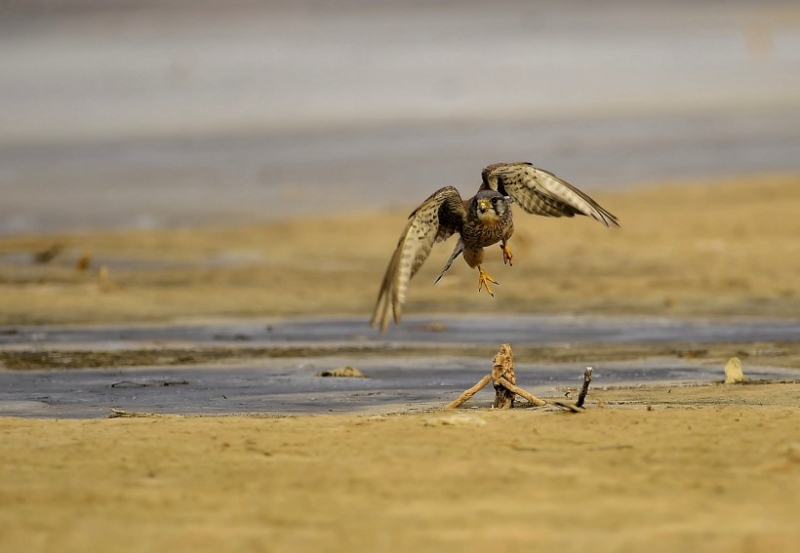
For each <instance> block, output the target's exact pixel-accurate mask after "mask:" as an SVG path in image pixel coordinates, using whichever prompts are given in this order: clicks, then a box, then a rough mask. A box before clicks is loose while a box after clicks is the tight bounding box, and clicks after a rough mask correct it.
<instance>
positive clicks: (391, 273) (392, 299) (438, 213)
mask: <svg viewBox="0 0 800 553" xmlns="http://www.w3.org/2000/svg"><path fill="white" fill-rule="evenodd" d="M466 216H467V212H466V208H465V207H464V203H463V201H462V199H461V194H459V193H458V190H456V189H455V188H453V187H452V186H446V187H444V188H441V189H439V190H437V191H436V192H434V193H433V194H432V195H431V196H430V197H429V198H428V199H427V200H425V201H424V202H423V203H422V205H420V206H419V207H418V208H417V209H415V210H414V211H413V213H411V216H410V217H409V220H408V224H407V225H406V228H405V229H404V230H403V234H402V235H401V236H400V241H399V242H398V244H397V249H396V250H395V251H394V255H392V259H391V261H389V266H388V267H387V269H386V274H385V275H384V277H383V283H382V284H381V289H380V292H379V293H378V302H377V304H376V305H375V311H374V312H373V313H372V320H371V321H370V326H375V325H376V324H379V328H380V331H381V333H384V332H386V328H387V327H388V326H389V320H390V319H392V318H393V319H394V322H395V324H399V323H400V317H401V315H402V311H403V304H404V303H405V301H406V294H407V293H408V283H409V282H410V281H411V279H412V277H413V276H414V275H415V274H416V273H417V271H418V270H419V268H420V267H422V264H423V263H424V262H425V260H426V259H427V258H428V255H429V254H430V253H431V249H432V248H433V245H434V244H435V243H436V242H440V241H442V240H446V239H447V238H449V237H450V236H451V235H452V234H454V233H456V232H460V230H461V226H462V224H463V222H464V219H465V218H466Z"/></svg>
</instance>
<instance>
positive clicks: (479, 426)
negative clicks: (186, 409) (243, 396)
mask: <svg viewBox="0 0 800 553" xmlns="http://www.w3.org/2000/svg"><path fill="white" fill-rule="evenodd" d="M600 394H601V396H602V397H603V399H604V400H605V401H606V406H605V407H604V408H597V399H598V398H597V397H594V396H592V397H591V399H590V401H589V407H590V410H588V411H587V412H585V413H583V414H578V415H572V414H567V413H561V412H554V411H541V410H538V411H534V410H529V409H517V410H514V411H494V412H492V411H468V413H466V414H460V416H459V417H457V418H455V419H453V418H452V415H451V414H449V413H444V412H435V413H428V414H416V415H398V416H378V417H367V416H337V415H330V416H305V417H296V418H277V417H267V418H261V417H237V418H230V417H218V418H198V417H189V418H180V417H155V418H133V419H108V420H92V421H80V420H60V421H45V420H13V419H0V435H2V441H0V452H2V456H0V477H2V482H3V485H2V487H0V505H2V508H0V529H1V530H2V531H1V532H0V549H2V550H3V551H52V550H58V551H65V552H70V551H99V550H103V551H449V550H460V551H519V550H526V549H530V548H537V549H538V548H541V549H547V550H559V551H587V550H591V551H657V552H658V551H665V552H666V551H731V552H755V551H764V552H766V551H770V552H774V551H787V552H788V551H796V550H797V546H798V544H800V528H798V526H797V513H798V512H800V439H799V438H798V435H797V428H798V425H800V411H798V409H797V402H798V399H800V386H798V385H797V384H794V385H789V384H784V385H753V386H734V387H730V386H728V387H724V388H723V386H722V385H719V386H716V387H713V388H709V387H698V388H673V389H670V390H668V389H663V388H661V389H652V390H643V389H635V390H617V391H615V390H610V391H607V392H601V393H600ZM667 398H669V399H667ZM643 402H644V403H647V404H651V405H652V410H648V409H647V408H646V407H645V405H643ZM721 404H724V405H721ZM462 413H463V412H462ZM448 423H449V424H448Z"/></svg>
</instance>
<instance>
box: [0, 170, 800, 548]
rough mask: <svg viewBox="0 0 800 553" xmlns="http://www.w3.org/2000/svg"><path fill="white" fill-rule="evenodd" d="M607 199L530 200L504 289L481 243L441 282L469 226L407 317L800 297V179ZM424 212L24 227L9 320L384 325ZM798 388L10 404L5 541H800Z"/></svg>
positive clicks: (758, 312)
mask: <svg viewBox="0 0 800 553" xmlns="http://www.w3.org/2000/svg"><path fill="white" fill-rule="evenodd" d="M464 192H465V193H466V192H467V191H466V190H464ZM469 192H471V191H469ZM594 196H595V197H596V199H597V200H598V201H600V202H601V203H602V204H603V205H604V206H605V207H607V208H608V209H609V210H610V211H612V212H613V213H615V214H616V215H617V216H619V218H620V221H621V223H622V228H621V229H619V230H608V229H604V228H602V227H600V226H599V225H597V224H596V223H593V222H592V221H588V220H585V219H578V220H572V221H570V220H548V219H543V218H535V217H526V216H524V215H522V214H518V215H517V221H516V227H517V231H516V235H515V236H514V238H513V239H512V242H511V247H512V249H513V250H514V252H515V264H514V266H513V267H512V268H508V267H504V266H503V264H502V257H501V254H500V251H499V248H497V250H496V251H491V250H490V252H489V253H488V255H487V257H488V262H487V264H486V267H485V268H486V270H487V272H489V273H490V274H491V275H492V276H494V277H495V278H496V279H497V280H498V281H500V283H501V285H500V286H499V287H498V288H497V289H496V297H495V298H494V299H492V298H490V297H488V296H486V295H483V294H477V293H476V289H477V275H476V274H475V272H474V271H472V270H470V269H468V268H467V267H466V265H464V264H463V263H460V262H459V263H458V264H456V265H455V266H454V269H453V270H451V272H450V273H448V275H447V277H445V279H444V281H443V282H441V283H439V285H437V286H436V287H434V286H433V285H432V282H433V280H434V279H435V277H436V275H437V274H438V272H439V271H440V269H441V267H442V265H443V264H444V261H445V260H446V258H447V256H448V254H449V247H448V245H445V246H444V247H440V248H439V250H440V251H438V252H434V255H433V256H432V258H431V259H429V261H428V263H427V265H426V266H425V267H424V268H423V270H422V271H421V272H420V274H419V275H418V276H417V277H416V278H415V280H414V282H413V283H412V287H411V292H410V298H409V302H408V304H407V307H406V312H407V313H409V314H426V313H442V312H447V313H481V314H484V313H542V314H547V313H597V314H624V315H636V314H647V315H659V316H666V317H685V318H703V317H713V318H715V319H725V318H728V317H730V318H741V317H764V318H796V317H797V316H798V314H799V313H800V285H799V284H800V279H798V276H797V275H799V274H800V241H799V240H798V237H800V218H798V217H797V213H800V180H798V178H797V177H796V176H791V175H766V176H761V177H758V178H755V177H747V178H741V179H728V180H725V181H718V182H709V183H698V182H695V183H683V184H681V183H673V184H663V185H659V186H655V185H653V186H649V187H644V188H638V189H635V190H627V191H614V192H602V191H601V192H597V193H595V194H594ZM412 207H413V206H409V210H410V208H412ZM407 212H408V210H402V211H401V210H397V211H391V212H384V213H334V214H331V216H330V217H327V218H325V219H319V218H316V219H291V220H286V221H279V222H275V223H270V224H265V225H260V226H251V227H246V228H224V229H221V228H217V229H208V228H203V229H172V230H152V231H147V232H144V231H135V232H133V231H131V232H100V231H95V232H91V233H82V234H63V235H48V236H18V237H3V238H1V239H0V255H2V259H3V262H2V264H0V294H2V298H3V299H2V302H3V308H2V310H0V311H1V313H0V317H1V319H0V323H1V324H2V325H3V328H4V329H7V331H9V332H13V330H14V328H15V327H16V326H18V325H31V324H33V325H35V324H43V323H49V324H64V325H75V324H81V323H90V322H91V323H119V322H132V321H153V320H160V321H171V320H175V319H176V318H184V319H185V318H195V319H196V318H219V317H228V316H235V317H242V316H250V315H252V316H292V315H312V314H313V315H316V314H320V315H322V314H325V315H329V314H348V315H356V314H357V315H363V317H364V319H365V324H366V320H367V319H368V316H369V313H370V311H371V308H372V303H373V302H374V299H375V296H376V294H377V288H378V285H379V283H380V279H381V277H382V274H383V270H384V269H385V264H386V262H388V258H389V256H390V254H391V251H392V248H393V247H394V245H395V243H396V240H397V237H398V235H399V232H400V230H401V229H402V226H403V221H404V219H405V216H406V215H407ZM54 245H60V249H59V250H58V252H57V255H56V256H55V257H54V258H53V259H52V260H50V261H49V262H48V263H33V262H31V256H32V255H33V254H35V253H37V252H38V253H42V252H44V251H46V250H48V249H49V248H51V247H52V246H54ZM493 249H494V248H493ZM493 249H492V250H493ZM795 345H796V344H793V343H791V342H785V343H783V344H765V345H764V346H763V347H764V348H766V349H767V350H769V348H772V347H774V346H780V347H782V348H784V349H785V350H786V351H795V350H796V348H795ZM770 351H773V350H770ZM582 356H583V357H582V359H584V360H586V361H587V364H591V352H589V351H587V346H584V347H583V348H582ZM627 358H628V359H629V357H627ZM747 364H748V361H747V360H746V359H745V360H744V369H745V374H746V373H747ZM780 364H781V365H782V366H787V367H793V368H800V367H798V365H797V362H796V357H791V358H785V359H782V360H781V363H780ZM4 370H10V369H9V368H6V369H4ZM721 376H722V375H721ZM798 405H800V385H798V384H797V383H793V382H784V383H770V384H744V385H722V384H714V385H706V386H671V387H669V386H654V387H636V388H607V389H603V388H600V387H598V388H595V389H592V390H590V394H589V399H588V402H587V406H588V409H587V411H586V412H584V413H580V414H570V413H564V412H561V411H558V410H555V409H553V408H544V409H515V410H512V411H492V410H487V409H471V408H470V404H469V403H468V404H467V405H466V406H465V408H463V409H459V410H458V411H438V410H433V411H430V412H424V413H414V414H396V415H380V416H367V415H338V414H337V415H326V416H299V417H277V416H274V417H273V416H247V415H241V416H226V417H197V416H194V417H193V416H186V417H180V416H137V417H133V418H113V419H102V420H66V419H64V420H37V419H15V418H0V478H1V479H2V482H3V485H2V486H0V550H3V551H49V550H53V549H58V550H60V551H88V550H107V551H152V550H165V549H168V548H169V549H177V550H194V551H212V550H213V551H219V550H252V551H262V550H265V551H290V550H291V551H307V550H319V551H346V550H364V551H411V550H413V551H442V550H450V549H455V548H458V549H461V550H465V551H479V550H480V551H486V550H489V551H511V550H519V549H520V548H534V547H537V548H538V547H542V548H548V549H553V548H557V549H559V550H565V551H577V550H584V551H585V550H587V549H591V550H595V551H641V550H648V551H680V550H715V551H716V550H729V551H794V550H797V548H798V547H800V529H798V527H797V524H796V521H797V513H798V512H800V439H799V438H798V434H797V428H798V425H799V424H800V408H798Z"/></svg>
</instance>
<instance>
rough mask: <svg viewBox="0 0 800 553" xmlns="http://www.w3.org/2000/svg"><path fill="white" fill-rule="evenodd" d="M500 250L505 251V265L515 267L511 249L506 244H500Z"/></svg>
mask: <svg viewBox="0 0 800 553" xmlns="http://www.w3.org/2000/svg"><path fill="white" fill-rule="evenodd" d="M500 249H501V250H503V263H508V264H509V266H513V265H514V254H513V253H511V248H509V247H508V246H507V245H506V244H500Z"/></svg>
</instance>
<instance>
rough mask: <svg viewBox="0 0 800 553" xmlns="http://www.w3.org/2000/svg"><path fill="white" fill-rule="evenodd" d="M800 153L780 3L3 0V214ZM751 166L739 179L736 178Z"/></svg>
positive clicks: (128, 216)
mask: <svg viewBox="0 0 800 553" xmlns="http://www.w3.org/2000/svg"><path fill="white" fill-rule="evenodd" d="M519 160H526V161H531V162H533V163H535V164H536V165H538V166H540V167H544V168H546V169H549V170H551V171H553V172H555V173H557V174H559V175H560V176H562V177H564V178H566V179H567V180H569V181H571V182H573V183H574V184H576V185H578V186H580V187H581V188H584V189H587V190H595V189H598V188H603V187H617V186H631V185H638V184H642V183H648V182H656V181H679V180H682V179H688V178H697V177H706V176H726V175H742V174H754V175H755V174H759V173H764V172H792V171H797V170H798V169H800V4H798V3H797V2H776V1H766V0H752V1H735V0H725V1H713V0H709V1H691V2H690V1H679V0H673V1H666V0H652V1H648V2H641V1H627V0H621V1H612V2H604V3H602V7H600V5H599V4H597V3H595V2H589V1H586V0H574V1H564V0H558V1H556V0H544V1H538V2H521V1H498V2H491V3H489V2H471V1H458V2H455V1H452V2H449V1H439V2H429V1H426V2H421V1H420V2H414V1H403V2H400V1H391V0H372V1H367V0H329V1H324V0H318V1H296V0H292V1H289V0H286V1H265V2H255V1H235V0H234V1H224V2H223V1H213V0H206V1H188V0H185V1H184V0H171V1H163V0H160V1H147V0H104V1H102V2H100V1H96V0H42V1H34V0H16V1H5V2H1V3H0V192H1V193H2V201H1V202H0V233H2V234H5V235H13V234H23V233H35V232H47V231H53V230H83V229H94V228H159V227H173V226H186V225H189V226H192V225H205V224H215V225H216V224H223V225H224V224H231V223H242V222H254V223H257V222H261V221H267V220H274V219H276V218H280V217H286V216H293V215H296V214H300V213H302V212H311V213H316V212H321V211H323V210H325V209H329V208H333V209H336V210H340V211H357V210H363V209H367V208H386V207H392V206H398V205H409V206H410V205H412V204H416V203H418V202H419V201H420V200H422V199H423V198H425V197H426V196H427V195H428V194H429V193H430V192H431V191H432V190H434V189H436V188H438V187H440V186H443V185H447V184H452V185H456V186H458V187H459V188H460V190H461V191H462V192H463V193H465V194H467V193H471V192H472V191H473V189H474V188H475V187H476V186H477V185H478V182H479V174H480V170H481V168H482V167H483V166H485V165H487V164H489V163H493V162H497V161H519ZM754 186H757V184H754Z"/></svg>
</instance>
